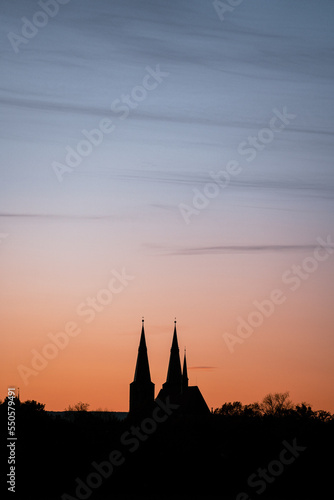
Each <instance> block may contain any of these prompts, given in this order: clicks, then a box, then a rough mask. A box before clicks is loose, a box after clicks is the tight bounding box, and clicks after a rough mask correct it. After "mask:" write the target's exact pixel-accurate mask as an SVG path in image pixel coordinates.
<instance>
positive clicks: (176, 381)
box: [163, 320, 182, 394]
mask: <svg viewBox="0 0 334 500" xmlns="http://www.w3.org/2000/svg"><path fill="white" fill-rule="evenodd" d="M181 386H182V373H181V363H180V354H179V345H178V341H177V333H176V320H175V321H174V333H173V341H172V347H171V350H170V357H169V365H168V372H167V379H166V382H165V383H164V384H163V387H164V388H165V389H168V391H169V392H170V393H174V394H179V393H180V390H181Z"/></svg>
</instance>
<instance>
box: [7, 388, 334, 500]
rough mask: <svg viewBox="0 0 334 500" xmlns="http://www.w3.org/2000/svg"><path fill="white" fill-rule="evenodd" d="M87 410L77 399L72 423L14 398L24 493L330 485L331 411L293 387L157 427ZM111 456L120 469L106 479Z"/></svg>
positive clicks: (247, 496) (320, 490) (244, 495)
mask: <svg viewBox="0 0 334 500" xmlns="http://www.w3.org/2000/svg"><path fill="white" fill-rule="evenodd" d="M6 403H7V401H6V400H5V401H3V402H2V404H1V405H0V414H1V427H2V430H3V429H5V428H6V427H5V425H6V424H5V420H6V415H7V404H6ZM87 409H88V404H87V403H82V402H79V403H76V404H73V405H70V406H69V407H68V408H67V411H69V412H71V418H69V419H64V418H63V417H62V416H60V415H59V416H56V417H54V416H51V415H50V414H48V412H46V411H45V405H44V404H42V403H39V402H36V401H25V402H19V401H18V400H16V410H17V420H16V429H17V446H16V450H17V460H18V462H17V482H18V494H17V495H16V497H17V498H25V499H26V500H30V499H31V500H39V499H43V500H45V498H47V499H48V500H56V499H58V500H73V499H77V500H83V499H85V500H86V499H88V498H91V499H92V500H94V499H97V500H107V499H109V498H110V499H111V498H112V499H113V500H118V499H122V500H128V499H129V500H130V499H136V500H137V499H140V498H145V500H167V499H168V500H169V499H173V500H174V499H178V498H180V499H181V498H182V500H188V499H189V500H190V499H191V500H195V499H198V500H207V499H212V500H214V499H218V498H219V500H232V499H233V500H253V499H254V498H255V499H256V498H261V500H265V499H268V500H280V499H282V498H284V500H290V499H291V500H292V499H293V500H296V499H303V500H308V499H312V500H313V499H314V498H326V491H327V489H328V488H330V486H331V477H332V469H333V459H332V450H333V447H334V419H333V415H331V414H330V413H329V412H326V411H314V410H312V408H311V406H310V405H308V404H306V403H301V404H297V405H296V404H293V403H292V402H291V401H290V399H289V394H288V393H277V394H268V395H267V396H265V398H264V399H263V400H262V401H261V402H260V403H253V404H250V405H243V404H242V403H241V402H230V403H224V404H222V406H221V407H220V408H217V409H215V410H214V411H213V412H212V413H211V414H209V415H207V416H205V417H196V416H190V415H188V416H185V415H183V416H182V415H178V414H177V412H175V413H173V414H171V415H170V416H169V418H168V419H166V421H163V422H161V423H160V422H158V423H157V425H156V427H155V428H151V427H152V426H151V424H150V422H149V421H148V419H146V420H145V419H143V420H142V421H138V422H135V423H134V422H133V421H130V420H129V419H125V420H122V421H120V420H117V418H115V419H113V418H111V419H108V420H105V419H103V418H101V415H98V414H96V413H95V412H90V411H87ZM161 415H162V413H161V414H160V416H161ZM3 434H5V433H3ZM124 434H126V435H127V436H128V437H127V440H124V439H123V440H122V436H124ZM130 436H131V437H130ZM135 442H137V444H138V446H137V445H136V446H135ZM130 443H131V446H130ZM1 454H2V455H4V457H3V458H5V456H6V445H5V443H3V444H2V446H1ZM110 457H114V458H115V460H116V462H117V460H118V462H119V463H120V465H119V466H115V467H114V468H113V470H112V473H110V477H103V474H105V475H107V472H108V470H109V471H110V470H111V467H110ZM117 457H121V458H117ZM108 461H109V465H107V462H108ZM94 474H95V475H94ZM93 480H95V481H100V483H101V484H100V483H98V484H99V486H98V487H96V488H95V487H93ZM78 485H80V488H79V486H78Z"/></svg>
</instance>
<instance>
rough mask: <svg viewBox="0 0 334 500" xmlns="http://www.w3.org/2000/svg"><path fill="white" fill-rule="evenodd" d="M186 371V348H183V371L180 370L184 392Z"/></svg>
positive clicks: (186, 380) (186, 381) (186, 382)
mask: <svg viewBox="0 0 334 500" xmlns="http://www.w3.org/2000/svg"><path fill="white" fill-rule="evenodd" d="M188 380H189V379H188V370H187V359H186V348H184V358H183V370H182V391H183V392H184V391H185V390H186V389H187V387H188Z"/></svg>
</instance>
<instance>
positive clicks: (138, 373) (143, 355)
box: [134, 318, 151, 382]
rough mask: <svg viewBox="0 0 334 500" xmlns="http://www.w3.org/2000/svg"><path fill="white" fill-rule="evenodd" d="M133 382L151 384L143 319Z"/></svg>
mask: <svg viewBox="0 0 334 500" xmlns="http://www.w3.org/2000/svg"><path fill="white" fill-rule="evenodd" d="M134 382H151V374H150V367H149V364H148V356H147V347H146V340H145V331H144V318H143V319H142V327H141V335H140V342H139V348H138V357H137V364H136V370H135V376H134Z"/></svg>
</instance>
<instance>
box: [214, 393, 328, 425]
mask: <svg viewBox="0 0 334 500" xmlns="http://www.w3.org/2000/svg"><path fill="white" fill-rule="evenodd" d="M213 413H214V414H215V415H224V416H229V417H276V418H279V417H291V418H293V417H295V418H303V419H305V418H309V419H318V420H320V421H322V422H328V421H330V420H333V419H334V414H332V413H330V412H328V411H325V410H316V411H314V410H313V409H312V407H311V405H309V404H308V403H305V402H303V403H300V404H294V403H292V401H291V400H290V399H289V392H279V393H269V394H267V395H266V396H265V397H264V398H263V400H262V402H261V403H257V402H256V403H251V404H248V405H243V404H242V403H241V402H240V401H234V402H233V403H231V402H230V403H224V404H223V405H222V406H221V407H220V408H216V409H215V410H214V412H213Z"/></svg>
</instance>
